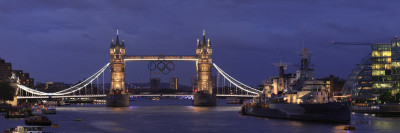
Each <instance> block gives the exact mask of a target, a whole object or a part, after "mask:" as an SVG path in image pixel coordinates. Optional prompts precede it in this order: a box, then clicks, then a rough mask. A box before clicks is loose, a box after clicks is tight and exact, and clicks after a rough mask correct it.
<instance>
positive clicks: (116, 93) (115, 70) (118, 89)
mask: <svg viewBox="0 0 400 133" xmlns="http://www.w3.org/2000/svg"><path fill="white" fill-rule="evenodd" d="M124 59H125V44H124V41H123V40H122V44H120V42H119V35H118V30H117V38H116V39H115V43H114V40H111V46H110V66H111V67H110V69H111V86H110V93H109V94H108V95H107V106H112V107H127V106H129V95H128V94H126V92H125V60H124Z"/></svg>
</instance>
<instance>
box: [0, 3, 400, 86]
mask: <svg viewBox="0 0 400 133" xmlns="http://www.w3.org/2000/svg"><path fill="white" fill-rule="evenodd" d="M22 2H24V4H22ZM344 3H346V2H341V4H339V3H330V2H326V1H325V2H320V1H309V2H296V1H291V2H289V3H286V2H265V1H249V2H241V1H200V2H178V1H172V2H165V3H159V4H157V5H153V4H152V2H143V3H141V2H133V1H118V2H110V1H96V2H94V1H80V2H68V3H66V2H64V1H57V2H49V1H45V2H40V1H39V2H35V3H31V4H29V2H25V1H3V2H2V4H1V5H0V7H1V8H0V16H1V17H2V18H5V19H2V20H1V21H0V23H2V25H1V29H2V30H1V31H0V35H1V36H2V43H3V45H1V47H0V53H1V54H0V57H2V58H3V59H5V60H6V61H7V62H11V63H13V69H22V70H24V72H29V73H30V74H31V77H34V78H35V81H38V82H51V81H61V82H66V83H76V82H78V81H79V80H82V79H83V78H85V77H87V76H89V75H92V74H93V73H94V72H95V71H97V70H98V69H100V67H101V66H103V65H104V64H106V63H107V62H109V54H108V52H109V45H110V42H111V39H112V38H114V39H115V36H116V35H115V34H116V33H115V32H116V29H119V30H120V38H121V40H125V45H126V51H127V52H126V54H127V55H159V54H164V55H195V49H196V39H197V38H201V36H202V33H201V32H202V30H203V29H204V30H206V37H207V38H210V39H211V41H212V42H213V52H214V55H213V60H214V62H215V63H217V64H218V65H219V66H220V67H221V68H223V69H224V70H225V71H227V73H229V74H231V75H232V76H234V77H241V78H239V79H238V80H240V81H243V82H244V83H246V84H249V85H253V86H255V85H257V84H260V83H261V80H263V79H266V78H268V77H270V76H274V75H278V68H276V67H274V66H273V63H277V62H279V61H280V59H283V61H284V62H289V63H291V64H292V65H294V64H296V63H298V62H299V60H300V56H299V55H298V54H297V53H296V52H298V51H300V50H301V48H302V41H303V40H304V46H305V47H307V48H309V49H310V51H312V52H313V55H312V57H311V62H312V64H314V65H315V66H314V68H316V77H326V76H329V75H330V74H333V75H336V76H340V77H342V78H346V77H347V75H348V74H349V72H350V71H351V69H352V68H353V66H354V65H355V64H357V63H358V62H359V61H360V60H361V59H362V58H363V57H364V56H367V54H368V53H369V52H370V47H369V46H363V47H357V46H333V45H332V44H331V42H332V41H333V40H337V41H344V42H389V41H390V39H391V38H392V37H393V36H394V35H397V34H398V29H396V28H393V27H395V25H396V21H395V20H396V18H393V17H391V16H395V15H396V14H399V13H400V12H399V11H397V10H395V7H391V6H390V5H391V4H390V3H389V2H388V3H378V2H377V3H373V2H368V3H360V2H356V1H354V2H347V3H346V4H344ZM15 5H20V6H15ZM17 7H18V8H17ZM283 7H284V8H283ZM390 14H392V15H390ZM389 20H391V21H389ZM377 22H379V23H380V25H377V24H376V23H377ZM146 66H147V63H143V62H141V63H127V67H126V69H127V70H126V79H127V81H126V82H146V81H148V79H149V73H148V72H146V70H147V67H146ZM232 66H235V67H232ZM294 67H295V66H289V67H288V70H289V72H294ZM213 71H214V72H213V73H214V74H215V70H213ZM188 73H189V74H188ZM190 73H192V75H190ZM153 76H154V75H153ZM174 76H176V77H179V78H180V81H182V84H189V83H190V79H191V78H192V77H194V76H195V64H194V63H178V62H176V70H174V71H173V72H171V74H169V75H166V76H160V77H161V78H163V80H164V81H168V79H169V78H170V77H174ZM106 77H107V80H106V81H110V80H109V76H106ZM156 77H157V76H156ZM243 77H246V78H243Z"/></svg>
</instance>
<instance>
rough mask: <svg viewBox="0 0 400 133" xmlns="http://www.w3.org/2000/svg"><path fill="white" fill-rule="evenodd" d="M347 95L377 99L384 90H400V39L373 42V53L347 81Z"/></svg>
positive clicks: (358, 65) (355, 69)
mask: <svg viewBox="0 0 400 133" xmlns="http://www.w3.org/2000/svg"><path fill="white" fill-rule="evenodd" d="M344 88H345V91H344V94H345V95H349V94H351V95H353V98H357V99H364V100H377V99H376V98H377V96H379V95H380V94H382V93H384V92H388V91H389V92H391V93H392V94H395V93H399V92H400V40H399V39H398V38H397V36H396V37H395V38H393V39H392V40H391V43H376V44H372V47H371V55H370V56H369V57H365V58H364V59H362V61H361V62H360V63H359V64H357V65H356V66H355V68H354V69H353V70H352V71H351V73H350V75H349V77H348V79H347V81H346V83H345V87H344Z"/></svg>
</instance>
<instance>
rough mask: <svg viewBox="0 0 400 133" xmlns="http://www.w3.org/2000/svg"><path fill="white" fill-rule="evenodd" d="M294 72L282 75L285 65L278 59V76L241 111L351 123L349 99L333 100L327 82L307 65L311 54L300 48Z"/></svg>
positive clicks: (279, 116)
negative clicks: (314, 73) (319, 78)
mask: <svg viewBox="0 0 400 133" xmlns="http://www.w3.org/2000/svg"><path fill="white" fill-rule="evenodd" d="M300 55H301V62H300V63H299V68H298V69H297V71H296V74H285V73H284V70H285V69H286V67H287V64H285V63H282V62H280V63H279V64H277V66H279V76H278V77H272V78H270V79H269V80H268V81H267V82H266V83H264V85H265V86H264V89H263V91H262V93H260V94H259V95H258V97H256V98H254V99H253V100H252V102H250V103H244V104H243V105H242V108H241V113H242V114H244V115H253V116H260V117H270V118H282V119H293V120H307V121H322V122H343V123H348V122H350V113H351V112H350V107H349V103H348V102H339V101H335V100H334V98H333V89H332V86H331V87H330V85H329V81H322V80H316V79H314V77H313V71H314V69H311V68H310V67H309V66H310V57H311V54H310V53H309V52H307V49H306V48H303V49H302V52H301V53H300Z"/></svg>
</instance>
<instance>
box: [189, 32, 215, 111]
mask: <svg viewBox="0 0 400 133" xmlns="http://www.w3.org/2000/svg"><path fill="white" fill-rule="evenodd" d="M196 56H197V58H198V61H197V62H196V72H197V91H195V92H194V94H193V98H194V99H193V105H194V106H215V105H216V101H217V97H216V94H214V92H213V89H212V78H211V67H212V46H211V41H210V39H208V41H207V42H206V36H205V31H204V30H203V40H202V42H200V39H197V47H196Z"/></svg>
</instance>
